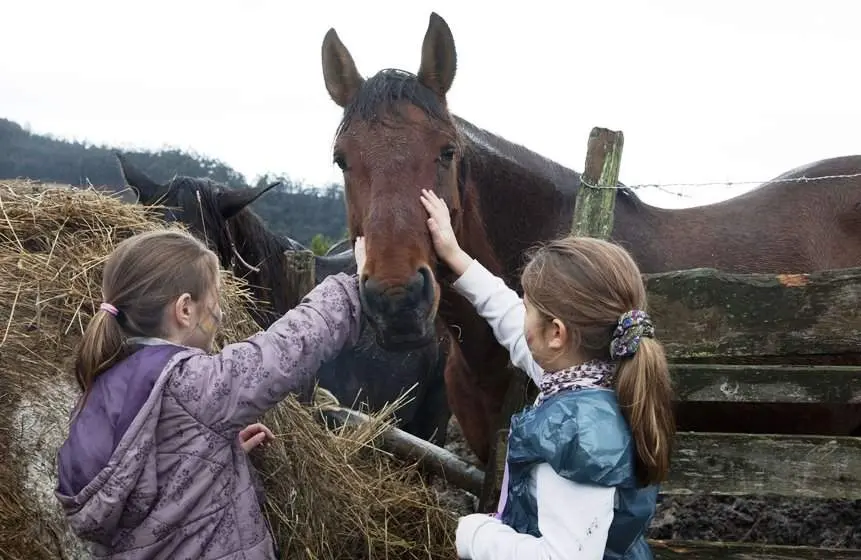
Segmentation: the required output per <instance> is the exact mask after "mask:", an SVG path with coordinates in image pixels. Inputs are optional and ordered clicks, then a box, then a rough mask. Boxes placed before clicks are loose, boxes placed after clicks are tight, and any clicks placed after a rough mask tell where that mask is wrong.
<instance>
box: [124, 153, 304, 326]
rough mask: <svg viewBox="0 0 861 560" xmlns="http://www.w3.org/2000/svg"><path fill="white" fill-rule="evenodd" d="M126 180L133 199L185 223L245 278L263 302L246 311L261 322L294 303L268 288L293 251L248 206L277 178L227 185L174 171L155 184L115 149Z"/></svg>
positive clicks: (225, 264) (281, 292) (278, 280)
mask: <svg viewBox="0 0 861 560" xmlns="http://www.w3.org/2000/svg"><path fill="white" fill-rule="evenodd" d="M116 157H117V159H118V160H119V162H120V169H121V171H122V174H123V177H124V178H125V180H126V183H127V184H128V185H129V186H130V187H131V188H132V189H134V190H135V191H136V192H137V194H138V202H139V203H140V204H143V205H146V206H161V207H163V208H164V219H165V220H166V221H169V222H174V221H175V222H180V223H182V224H184V225H186V226H187V227H188V228H189V229H190V230H191V231H192V232H194V233H195V235H198V236H200V237H202V238H203V239H204V240H205V241H206V242H207V244H208V245H209V247H210V248H211V249H212V250H213V251H215V253H216V255H217V256H218V259H219V261H220V262H221V265H222V266H223V267H225V268H228V269H230V270H232V271H233V273H234V274H235V275H237V276H240V277H243V278H245V279H246V280H247V281H248V283H249V285H250V286H249V287H250V288H251V290H252V292H253V294H254V296H255V298H256V299H257V300H258V301H260V302H262V305H261V306H255V308H254V309H252V310H251V313H252V315H253V316H254V318H255V320H256V321H257V323H258V324H260V325H261V326H263V327H265V326H268V325H269V324H270V323H271V322H272V321H274V320H275V319H276V318H277V317H278V316H279V314H278V310H279V309H289V308H290V307H292V305H295V303H296V302H295V301H293V300H294V299H295V298H294V297H291V293H290V290H288V289H283V290H281V289H275V290H273V289H271V286H279V284H280V283H281V282H283V279H284V276H283V274H282V265H283V254H284V251H285V250H296V249H299V247H297V246H295V245H294V244H293V242H292V241H291V240H289V239H281V238H279V237H277V236H274V235H271V234H270V233H269V232H268V231H267V230H266V228H265V226H264V224H263V222H262V221H261V220H260V219H259V218H258V217H257V216H256V215H254V214H251V213H249V212H245V211H244V210H246V209H247V208H248V206H249V205H250V204H251V203H252V202H254V201H255V200H257V199H258V198H260V197H261V196H262V195H263V194H265V193H267V192H268V191H270V190H271V189H273V188H274V187H276V186H278V185H279V184H280V183H272V184H269V185H263V186H260V187H256V188H245V189H243V188H228V187H226V186H224V185H221V184H219V183H218V182H216V181H213V180H211V179H208V178H205V177H185V176H176V177H174V178H173V179H171V180H170V181H168V182H167V183H165V184H159V183H158V182H156V181H154V180H153V179H152V178H150V177H149V176H147V175H146V174H145V173H144V172H143V171H142V170H140V169H138V168H137V167H136V166H134V165H132V164H131V163H130V162H129V161H128V158H126V157H125V156H123V155H122V154H120V153H117V154H116Z"/></svg>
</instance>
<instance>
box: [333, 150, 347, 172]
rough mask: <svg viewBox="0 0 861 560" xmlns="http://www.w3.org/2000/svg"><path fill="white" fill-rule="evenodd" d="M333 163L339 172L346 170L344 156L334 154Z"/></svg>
mask: <svg viewBox="0 0 861 560" xmlns="http://www.w3.org/2000/svg"><path fill="white" fill-rule="evenodd" d="M333 161H334V162H335V165H337V166H338V167H340V168H341V171H346V170H347V160H345V159H344V156H342V155H341V154H335V157H334V158H333Z"/></svg>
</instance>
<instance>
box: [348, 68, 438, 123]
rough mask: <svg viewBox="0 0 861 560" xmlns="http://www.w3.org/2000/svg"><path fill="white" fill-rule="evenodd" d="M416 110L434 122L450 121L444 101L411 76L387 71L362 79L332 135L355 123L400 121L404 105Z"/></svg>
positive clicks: (403, 115) (403, 72) (410, 74)
mask: <svg viewBox="0 0 861 560" xmlns="http://www.w3.org/2000/svg"><path fill="white" fill-rule="evenodd" d="M407 104H409V105H413V106H415V107H417V108H419V109H420V110H421V111H422V113H424V114H425V116H427V117H428V118H429V119H431V120H434V121H440V122H445V121H448V120H449V119H450V115H449V113H448V109H447V107H446V105H445V102H444V101H443V100H442V99H440V97H439V96H438V95H437V94H436V93H434V92H433V91H432V90H431V89H430V88H428V87H427V86H425V85H424V84H422V83H421V82H420V81H419V79H418V77H417V76H416V75H415V74H412V73H410V72H407V71H405V70H398V69H394V68H389V69H386V70H381V71H380V72H377V73H376V74H375V75H374V76H372V77H370V78H368V79H367V80H365V82H364V83H363V84H362V87H360V88H359V90H358V91H357V92H356V95H355V97H353V99H352V100H351V101H350V103H349V104H348V105H347V106H346V107H345V108H344V113H343V116H342V117H341V122H340V124H339V125H338V129H337V131H336V136H340V135H341V134H343V132H344V131H345V130H346V129H347V128H349V126H350V124H351V123H353V122H354V121H355V120H357V119H358V120H362V121H367V122H369V123H374V124H381V125H385V124H386V123H387V122H388V123H393V122H403V121H404V120H405V119H406V115H405V114H404V112H403V108H404V107H405V106H406V105H407Z"/></svg>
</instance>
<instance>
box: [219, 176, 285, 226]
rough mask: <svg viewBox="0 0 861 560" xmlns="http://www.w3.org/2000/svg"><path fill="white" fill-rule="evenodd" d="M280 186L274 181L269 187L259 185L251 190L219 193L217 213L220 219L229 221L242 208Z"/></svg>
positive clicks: (279, 182)
mask: <svg viewBox="0 0 861 560" xmlns="http://www.w3.org/2000/svg"><path fill="white" fill-rule="evenodd" d="M280 184H281V181H276V182H274V183H272V184H270V185H260V186H259V187H254V188H251V189H226V190H223V191H219V193H218V212H219V214H221V217H222V218H224V219H225V220H229V219H230V218H232V217H233V216H235V215H237V214H239V213H240V212H241V211H242V209H243V208H245V207H246V206H248V205H249V204H251V203H252V202H254V201H255V200H257V199H258V198H260V197H261V196H262V195H264V194H265V193H267V192H268V191H269V190H271V189H273V188H275V187H277V186H278V185H280Z"/></svg>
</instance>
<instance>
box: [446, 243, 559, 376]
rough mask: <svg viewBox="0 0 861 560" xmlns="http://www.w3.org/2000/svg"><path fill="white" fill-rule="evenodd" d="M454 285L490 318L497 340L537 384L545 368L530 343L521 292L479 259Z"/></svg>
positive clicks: (480, 312) (488, 320)
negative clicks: (532, 350)
mask: <svg viewBox="0 0 861 560" xmlns="http://www.w3.org/2000/svg"><path fill="white" fill-rule="evenodd" d="M454 288H455V290H457V292H458V293H459V294H461V295H462V296H463V297H465V298H466V299H467V300H468V301H469V302H470V303H471V304H472V305H473V307H475V310H476V312H477V313H478V314H479V315H481V317H482V318H484V320H485V321H487V323H488V325H490V328H491V329H492V330H493V334H494V336H495V337H496V340H498V341H499V343H500V344H501V345H502V346H503V347H505V349H507V350H508V352H509V354H510V355H511V363H513V364H514V365H515V366H517V367H519V368H520V369H522V370H523V371H525V372H526V373H527V375H529V377H530V378H531V379H532V381H534V382H535V384H536V385H537V384H538V383H540V382H541V376H542V375H543V374H544V370H542V369H541V366H539V365H538V364H537V363H536V362H535V360H534V359H533V358H532V352H530V351H529V346H528V345H527V344H526V336H525V335H524V331H523V322H524V320H525V318H526V308H525V307H524V305H523V300H522V299H520V296H518V295H517V292H515V291H514V290H512V289H511V288H509V287H508V286H506V285H505V282H504V281H503V280H502V278H499V277H498V276H494V275H493V274H492V273H491V272H490V271H489V270H487V269H486V268H485V267H484V266H482V264H481V263H480V262H478V261H477V260H471V262H470V265H469V267H468V268H467V269H466V272H464V273H463V274H462V275H461V276H460V277H459V278H458V279H457V281H455V283H454Z"/></svg>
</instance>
